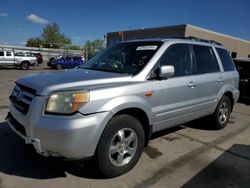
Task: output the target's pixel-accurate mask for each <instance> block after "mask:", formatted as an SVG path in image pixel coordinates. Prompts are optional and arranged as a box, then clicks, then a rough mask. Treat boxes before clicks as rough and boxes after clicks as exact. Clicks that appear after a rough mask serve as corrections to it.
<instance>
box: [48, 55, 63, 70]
mask: <svg viewBox="0 0 250 188" xmlns="http://www.w3.org/2000/svg"><path fill="white" fill-rule="evenodd" d="M61 58H63V56H62V55H58V56H55V57H51V58H50V59H49V62H48V63H47V65H48V67H51V68H52V65H51V63H52V61H54V60H57V59H61Z"/></svg>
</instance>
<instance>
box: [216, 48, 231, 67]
mask: <svg viewBox="0 0 250 188" xmlns="http://www.w3.org/2000/svg"><path fill="white" fill-rule="evenodd" d="M216 50H217V52H218V54H219V56H220V60H221V63H222V65H223V68H224V71H234V70H235V67H234V64H233V61H232V59H231V57H230V55H229V53H228V52H227V50H225V49H221V48H216Z"/></svg>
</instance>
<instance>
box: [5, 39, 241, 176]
mask: <svg viewBox="0 0 250 188" xmlns="http://www.w3.org/2000/svg"><path fill="white" fill-rule="evenodd" d="M238 82H239V76H238V72H237V71H236V70H235V67H234V64H233V62H232V59H231V57H230V56H229V54H228V52H227V50H226V49H225V48H223V47H222V46H221V45H220V44H218V43H215V42H213V41H199V40H196V39H180V38H179V39H178V38H168V39H157V40H156V39H152V40H136V41H128V42H122V43H118V44H115V45H113V46H111V47H109V48H107V49H106V50H104V51H103V52H101V53H100V54H98V55H97V56H95V57H93V58H92V59H90V60H89V61H88V62H87V63H85V64H84V65H81V66H80V67H79V68H78V69H74V70H66V71H58V72H53V73H41V74H35V75H30V76H26V77H23V78H21V79H19V80H17V81H16V86H15V88H14V89H13V92H12V94H11V95H10V101H11V103H10V112H9V114H8V116H7V118H6V119H7V121H8V123H9V125H10V127H11V128H12V129H13V130H14V131H15V132H16V133H17V134H18V135H19V136H21V137H22V138H23V139H24V140H25V142H26V143H27V144H32V145H33V146H34V148H35V149H36V151H37V152H38V153H40V154H42V155H44V156H54V157H64V158H69V159H83V158H89V157H93V156H94V157H95V159H96V161H97V164H98V166H99V169H100V171H101V172H102V173H103V174H104V175H105V176H107V177H114V176H118V175H121V174H123V173H125V172H127V171H129V170H130V169H132V168H133V167H134V166H135V164H136V163H137V161H138V160H139V158H140V156H141V153H142V151H143V148H144V147H145V146H147V144H148V141H149V140H150V138H151V134H152V133H155V132H157V131H160V130H163V129H166V128H170V127H173V126H177V125H179V124H182V123H185V122H188V121H191V120H194V119H197V118H200V117H203V116H209V117H210V120H211V126H213V127H214V128H216V129H221V128H223V127H225V126H226V124H227V123H228V120H229V116H230V113H231V111H232V108H233V105H234V104H235V103H236V102H237V100H238V97H239V91H238Z"/></svg>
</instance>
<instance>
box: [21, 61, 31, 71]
mask: <svg viewBox="0 0 250 188" xmlns="http://www.w3.org/2000/svg"><path fill="white" fill-rule="evenodd" d="M29 67H30V64H29V63H28V62H26V61H24V62H22V63H21V65H20V68H21V69H22V70H28V69H29Z"/></svg>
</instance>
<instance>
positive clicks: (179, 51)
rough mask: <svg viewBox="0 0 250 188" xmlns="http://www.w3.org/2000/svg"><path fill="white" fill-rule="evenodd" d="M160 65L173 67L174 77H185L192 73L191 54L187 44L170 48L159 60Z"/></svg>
mask: <svg viewBox="0 0 250 188" xmlns="http://www.w3.org/2000/svg"><path fill="white" fill-rule="evenodd" d="M159 63H160V65H173V66H174V70H175V76H185V75H190V74H192V73H193V68H192V61H191V53H190V48H189V45H188V44H174V45H172V46H170V47H169V48H168V49H167V51H166V52H165V53H164V54H163V56H162V57H161V59H160V60H159Z"/></svg>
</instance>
